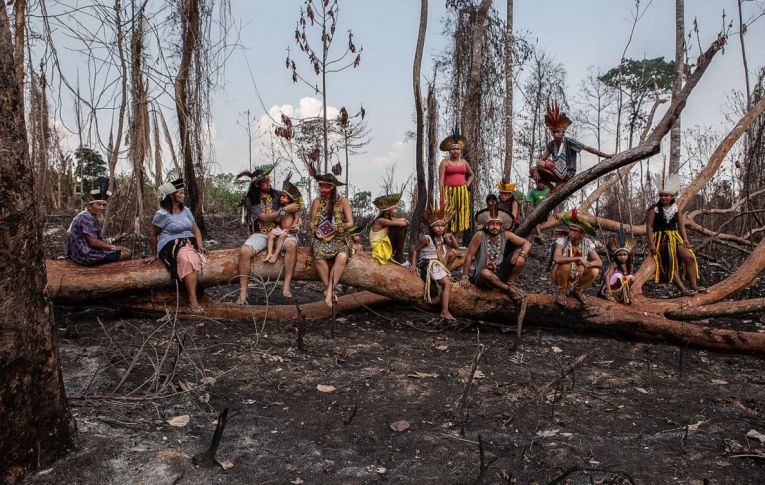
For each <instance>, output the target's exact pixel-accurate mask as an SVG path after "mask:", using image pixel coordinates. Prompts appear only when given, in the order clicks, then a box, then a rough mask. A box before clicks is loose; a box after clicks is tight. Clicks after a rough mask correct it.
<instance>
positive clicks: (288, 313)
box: [117, 291, 391, 321]
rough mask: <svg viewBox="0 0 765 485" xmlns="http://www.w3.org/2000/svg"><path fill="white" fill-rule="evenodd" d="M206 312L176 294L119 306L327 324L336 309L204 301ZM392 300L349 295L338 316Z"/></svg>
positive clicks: (339, 302)
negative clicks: (178, 301)
mask: <svg viewBox="0 0 765 485" xmlns="http://www.w3.org/2000/svg"><path fill="white" fill-rule="evenodd" d="M200 301H201V302H202V305H203V307H204V309H205V312H204V313H203V314H201V315H198V314H194V313H191V312H189V311H188V309H187V307H186V305H184V304H180V305H176V296H175V294H171V295H168V297H164V296H163V297H159V298H152V299H151V300H150V301H146V302H136V303H124V304H123V303H118V304H117V306H118V307H119V308H123V309H125V310H130V311H137V312H148V313H162V314H164V313H167V312H170V313H176V312H177V313H178V315H183V316H198V317H203V318H214V319H216V320H250V321H252V320H255V321H258V320H279V321H281V320H290V321H295V320H300V318H303V319H305V320H309V321H313V320H324V319H327V318H331V317H332V308H330V307H328V306H327V305H326V304H325V303H324V301H317V302H311V303H302V304H294V305H235V304H232V303H217V302H213V301H203V300H200ZM390 302H391V299H390V298H388V297H385V296H380V295H376V294H374V293H372V292H370V291H359V292H356V293H351V294H349V295H343V296H341V297H339V298H338V299H337V304H336V305H335V309H334V310H335V311H334V313H335V315H339V314H343V313H351V312H354V311H357V310H360V309H362V308H364V307H371V306H376V305H380V304H383V303H390Z"/></svg>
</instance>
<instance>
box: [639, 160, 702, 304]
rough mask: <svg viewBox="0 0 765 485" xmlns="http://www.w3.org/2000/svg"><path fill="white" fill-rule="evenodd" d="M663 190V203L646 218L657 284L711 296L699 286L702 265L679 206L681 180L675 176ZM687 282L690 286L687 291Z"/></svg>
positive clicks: (659, 183)
mask: <svg viewBox="0 0 765 485" xmlns="http://www.w3.org/2000/svg"><path fill="white" fill-rule="evenodd" d="M661 182H662V180H657V183H656V185H657V187H659V201H658V202H657V203H656V205H655V206H653V207H651V208H650V209H648V212H646V216H645V227H646V237H647V239H648V241H649V244H648V248H649V250H650V252H651V256H653V260H654V263H655V264H656V272H655V274H654V282H655V283H670V282H671V283H673V284H674V285H675V286H676V287H677V289H679V290H680V292H681V293H682V295H683V296H691V295H695V294H696V293H707V289H706V288H704V287H703V286H698V284H697V281H698V278H699V276H700V275H699V265H698V262H697V261H696V254H695V253H694V252H693V249H692V248H691V244H690V242H689V241H688V235H687V234H686V232H685V220H684V217H683V214H682V213H681V212H680V210H679V208H678V207H677V204H676V203H675V194H676V193H677V192H678V191H679V190H680V179H679V177H678V175H677V174H672V175H670V176H669V177H667V179H666V180H664V181H663V183H661ZM683 280H686V281H687V282H688V285H689V286H690V288H686V286H685V285H684V284H683Z"/></svg>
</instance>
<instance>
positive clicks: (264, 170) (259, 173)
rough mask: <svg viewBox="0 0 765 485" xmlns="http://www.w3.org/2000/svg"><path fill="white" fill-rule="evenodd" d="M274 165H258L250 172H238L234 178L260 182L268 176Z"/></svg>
mask: <svg viewBox="0 0 765 485" xmlns="http://www.w3.org/2000/svg"><path fill="white" fill-rule="evenodd" d="M275 167H276V165H274V164H272V163H269V164H265V165H258V166H257V167H255V168H254V169H252V171H250V170H243V171H241V172H239V174H238V175H237V176H236V178H237V179H238V178H240V177H250V178H251V179H252V181H253V182H260V181H261V180H263V179H264V178H266V177H268V175H269V174H270V173H271V172H272V171H273V170H274V168H275Z"/></svg>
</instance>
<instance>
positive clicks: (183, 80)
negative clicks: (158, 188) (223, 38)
mask: <svg viewBox="0 0 765 485" xmlns="http://www.w3.org/2000/svg"><path fill="white" fill-rule="evenodd" d="M199 15H200V12H199V0H181V17H182V20H181V30H182V34H181V35H182V40H183V45H182V47H181V64H180V66H179V67H178V75H177V76H176V78H175V111H176V113H177V114H178V131H179V133H180V137H181V152H182V154H183V180H184V182H185V184H186V193H187V194H188V200H189V206H190V208H191V212H192V213H193V214H194V219H196V223H197V226H198V227H199V230H200V231H202V235H203V236H204V235H206V234H207V227H206V226H205V221H204V215H203V214H202V204H201V193H200V190H199V187H198V185H197V175H196V172H195V170H194V147H193V146H192V143H191V128H190V126H189V125H190V121H192V120H191V113H190V112H191V110H190V102H189V97H188V83H189V70H190V67H191V60H192V56H193V55H194V51H195V50H197V47H198V45H199V42H200V39H199V32H200V17H199ZM325 110H326V106H325Z"/></svg>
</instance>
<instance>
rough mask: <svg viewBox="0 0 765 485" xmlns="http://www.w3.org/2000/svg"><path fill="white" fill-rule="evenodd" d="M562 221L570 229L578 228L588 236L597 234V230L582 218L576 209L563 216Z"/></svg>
mask: <svg viewBox="0 0 765 485" xmlns="http://www.w3.org/2000/svg"><path fill="white" fill-rule="evenodd" d="M560 220H561V222H563V224H565V225H567V226H568V227H572V226H573V227H578V228H579V229H581V230H582V231H584V232H586V233H587V234H595V228H594V227H592V224H590V223H589V222H587V221H585V220H584V219H582V218H580V217H579V215H578V214H577V213H576V209H571V212H567V213H565V214H563V215H561V216H560Z"/></svg>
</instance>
